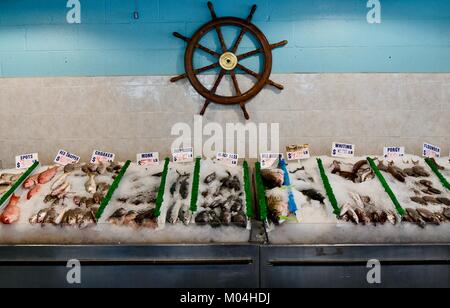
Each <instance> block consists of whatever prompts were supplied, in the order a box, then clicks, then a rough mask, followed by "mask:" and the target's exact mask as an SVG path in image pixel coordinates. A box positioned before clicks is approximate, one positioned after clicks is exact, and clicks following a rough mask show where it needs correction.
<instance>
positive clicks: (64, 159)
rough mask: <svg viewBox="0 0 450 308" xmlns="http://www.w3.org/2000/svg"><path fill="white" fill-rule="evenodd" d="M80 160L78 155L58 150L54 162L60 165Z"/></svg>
mask: <svg viewBox="0 0 450 308" xmlns="http://www.w3.org/2000/svg"><path fill="white" fill-rule="evenodd" d="M79 161H80V157H79V156H77V155H75V154H72V153H69V152H67V151H64V150H59V151H58V154H57V155H56V157H55V160H54V162H55V163H57V164H60V165H61V166H66V165H70V164H75V163H78V162H79Z"/></svg>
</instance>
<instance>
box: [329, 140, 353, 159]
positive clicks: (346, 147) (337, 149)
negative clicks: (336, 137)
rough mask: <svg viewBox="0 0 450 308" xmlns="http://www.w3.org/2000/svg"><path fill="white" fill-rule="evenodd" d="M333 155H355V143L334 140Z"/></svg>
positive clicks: (340, 156)
mask: <svg viewBox="0 0 450 308" xmlns="http://www.w3.org/2000/svg"><path fill="white" fill-rule="evenodd" d="M331 156H333V157H339V158H352V157H355V145H353V144H348V143H338V142H333V147H332V149H331Z"/></svg>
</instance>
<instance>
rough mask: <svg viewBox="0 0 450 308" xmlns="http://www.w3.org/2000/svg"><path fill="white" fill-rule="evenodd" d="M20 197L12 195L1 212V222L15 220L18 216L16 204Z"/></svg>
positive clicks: (5, 222) (7, 223)
mask: <svg viewBox="0 0 450 308" xmlns="http://www.w3.org/2000/svg"><path fill="white" fill-rule="evenodd" d="M19 200H20V197H19V196H16V195H12V197H11V199H10V200H9V203H8V205H7V206H6V208H5V210H4V211H3V213H2V214H1V215H0V221H1V222H2V223H3V224H6V225H9V224H13V223H15V222H17V221H18V220H19V218H20V208H19V207H18V206H17V204H18V203H19Z"/></svg>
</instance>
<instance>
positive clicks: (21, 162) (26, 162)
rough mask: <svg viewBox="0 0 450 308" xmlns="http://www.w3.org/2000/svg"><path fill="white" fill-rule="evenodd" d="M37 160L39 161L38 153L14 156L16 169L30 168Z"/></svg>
mask: <svg viewBox="0 0 450 308" xmlns="http://www.w3.org/2000/svg"><path fill="white" fill-rule="evenodd" d="M37 161H39V155H38V153H32V154H23V155H19V156H16V169H27V168H30V167H31V166H32V165H33V164H34V163H35V162H37Z"/></svg>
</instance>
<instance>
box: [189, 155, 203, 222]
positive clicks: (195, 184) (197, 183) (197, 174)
mask: <svg viewBox="0 0 450 308" xmlns="http://www.w3.org/2000/svg"><path fill="white" fill-rule="evenodd" d="M201 160H202V159H201V158H200V157H197V158H196V159H195V167H194V180H193V181H192V193H191V207H190V211H191V212H192V213H195V212H197V201H198V189H199V186H200V164H201Z"/></svg>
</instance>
